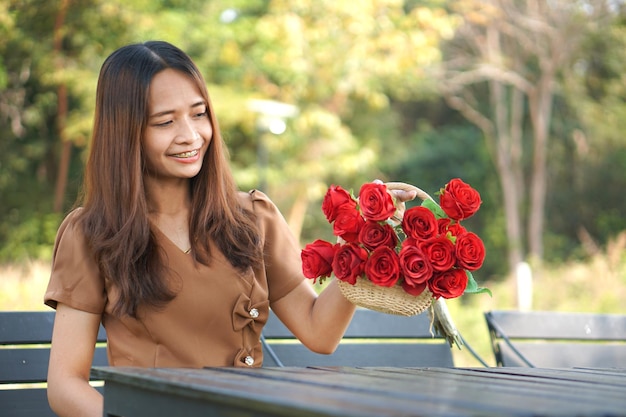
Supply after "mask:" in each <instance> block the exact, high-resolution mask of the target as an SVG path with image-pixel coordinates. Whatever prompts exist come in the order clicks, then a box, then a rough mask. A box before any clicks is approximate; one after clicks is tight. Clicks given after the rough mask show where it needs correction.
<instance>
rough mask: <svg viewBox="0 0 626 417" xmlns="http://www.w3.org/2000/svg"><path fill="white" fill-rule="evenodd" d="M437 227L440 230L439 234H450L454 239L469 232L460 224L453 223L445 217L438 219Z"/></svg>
mask: <svg viewBox="0 0 626 417" xmlns="http://www.w3.org/2000/svg"><path fill="white" fill-rule="evenodd" d="M437 227H438V229H439V234H440V235H444V236H446V235H447V234H448V232H450V234H451V235H452V236H454V237H456V236H460V235H462V234H463V233H465V232H467V230H466V229H465V227H463V226H461V223H459V222H453V221H452V220H451V219H448V218H446V217H443V218H441V219H437Z"/></svg>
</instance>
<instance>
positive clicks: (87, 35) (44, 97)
mask: <svg viewBox="0 0 626 417" xmlns="http://www.w3.org/2000/svg"><path fill="white" fill-rule="evenodd" d="M120 11H121V9H120V7H119V4H115V3H112V2H109V1H107V2H104V1H100V0H74V1H72V2H67V3H66V2H42V1H36V0H24V1H13V0H0V22H1V23H2V26H0V27H1V28H0V32H2V35H3V36H1V37H0V56H1V57H2V59H1V63H0V74H3V75H2V76H0V85H1V86H2V88H1V89H0V122H1V124H0V135H1V137H2V141H0V259H9V260H17V259H19V258H22V257H24V256H27V255H29V254H30V255H31V256H41V255H42V248H47V251H45V252H47V254H49V253H50V251H51V248H50V243H51V241H50V236H51V235H52V236H54V230H55V229H56V226H57V225H58V220H59V219H60V217H61V215H62V213H61V212H62V211H63V210H65V209H66V208H67V204H68V203H70V202H71V201H72V200H74V199H75V197H76V192H77V188H78V184H77V182H78V181H73V182H72V184H71V189H72V190H71V192H69V193H68V192H65V188H66V185H65V184H67V178H68V175H69V173H70V172H71V171H72V169H75V170H77V171H78V172H79V171H80V169H79V168H80V163H81V161H80V154H76V153H75V152H74V154H73V153H72V149H73V148H74V147H76V146H78V147H84V146H85V145H86V144H87V142H88V141H87V137H88V135H89V132H90V128H91V117H92V108H93V103H92V100H91V97H93V90H94V89H95V79H96V76H97V71H98V68H99V65H100V63H101V62H100V58H99V57H100V56H101V55H102V52H103V49H108V48H109V46H107V45H110V44H111V43H113V44H119V43H120V42H124V39H125V38H124V33H125V31H124V28H125V27H126V24H127V21H126V19H125V17H124V16H122V15H121V13H120ZM55 189H56V190H57V195H56V204H55V193H54V192H51V190H55ZM55 209H56V210H55ZM54 211H58V213H57V214H51V215H50V213H53V212H54ZM51 219H52V220H51ZM54 219H56V220H57V222H55V221H54ZM55 223H56V224H55ZM48 228H51V230H52V231H53V232H52V233H49V231H48Z"/></svg>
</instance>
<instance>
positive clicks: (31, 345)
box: [0, 311, 107, 417]
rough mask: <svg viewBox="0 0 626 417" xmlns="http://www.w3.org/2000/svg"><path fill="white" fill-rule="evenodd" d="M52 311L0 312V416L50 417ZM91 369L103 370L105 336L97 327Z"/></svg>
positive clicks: (105, 359)
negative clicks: (49, 388)
mask: <svg viewBox="0 0 626 417" xmlns="http://www.w3.org/2000/svg"><path fill="white" fill-rule="evenodd" d="M53 324H54V311H37V312H33V311H4V312H0V415H2V416H3V417H35V416H37V417H48V416H50V417H53V416H54V415H55V414H54V413H53V412H52V410H50V407H49V406H48V399H47V396H46V386H45V382H46V378H47V374H48V360H49V358H50V341H51V339H52V327H53ZM98 342H99V344H98V345H97V346H96V352H95V356H94V362H93V364H94V366H106V365H107V355H106V347H105V345H104V343H105V342H106V334H105V332H104V328H103V327H100V332H99V333H98Z"/></svg>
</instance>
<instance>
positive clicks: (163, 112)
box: [149, 100, 208, 119]
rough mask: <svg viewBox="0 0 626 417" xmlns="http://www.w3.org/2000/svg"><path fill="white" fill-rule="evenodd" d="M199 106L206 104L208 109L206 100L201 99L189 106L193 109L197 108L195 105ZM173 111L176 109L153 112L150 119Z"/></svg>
mask: <svg viewBox="0 0 626 417" xmlns="http://www.w3.org/2000/svg"><path fill="white" fill-rule="evenodd" d="M199 106H206V107H207V109H208V106H207V105H206V103H205V102H204V100H201V101H198V102H196V103H194V104H192V105H191V106H189V108H190V109H193V108H195V107H199ZM172 113H174V110H164V111H160V112H158V113H154V114H151V115H150V116H149V118H150V119H153V118H155V117H161V116H165V115H168V114H172Z"/></svg>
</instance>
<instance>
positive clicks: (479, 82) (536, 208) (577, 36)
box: [440, 0, 608, 271]
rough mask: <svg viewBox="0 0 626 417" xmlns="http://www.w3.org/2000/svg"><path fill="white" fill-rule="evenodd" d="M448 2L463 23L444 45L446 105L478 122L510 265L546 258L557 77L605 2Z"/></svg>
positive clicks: (603, 13)
mask: <svg viewBox="0 0 626 417" xmlns="http://www.w3.org/2000/svg"><path fill="white" fill-rule="evenodd" d="M451 3H452V6H453V7H454V9H455V10H456V11H457V12H458V13H459V14H460V15H461V16H463V18H464V23H463V25H462V26H461V27H460V28H459V30H458V32H457V34H456V37H455V39H454V41H453V42H450V43H449V44H448V46H447V48H446V59H445V65H444V66H443V71H442V74H441V83H440V87H441V91H442V93H443V94H444V96H445V98H446V99H447V102H448V103H449V105H450V106H451V107H453V108H455V109H457V110H458V111H459V112H461V113H462V114H463V115H464V116H465V117H466V118H467V119H468V120H469V121H471V122H472V123H474V124H475V125H476V126H478V127H479V128H480V129H481V131H482V132H483V135H484V137H485V140H486V143H487V146H488V149H489V150H490V152H491V153H492V158H493V160H494V163H495V165H496V167H497V171H498V174H499V179H500V183H501V188H502V193H503V206H504V210H505V213H506V231H507V236H508V242H509V256H508V261H509V267H510V268H511V271H513V270H514V268H515V266H516V265H517V264H518V263H519V262H521V261H523V260H526V259H527V257H528V258H530V259H534V260H537V261H540V260H541V259H542V257H543V234H544V217H545V201H546V193H547V184H548V178H547V161H548V153H547V151H548V149H549V146H548V145H549V140H550V138H551V131H550V123H551V121H552V109H553V103H554V97H555V95H556V94H557V91H558V86H559V82H560V80H559V76H560V74H561V71H562V69H563V68H566V67H568V66H570V65H572V63H573V62H575V60H576V58H577V54H578V53H579V52H580V51H581V42H582V40H583V39H584V35H585V34H586V33H587V31H588V30H589V27H590V25H596V24H598V23H599V22H600V19H601V18H604V17H605V16H606V15H608V13H606V12H607V4H608V3H607V1H606V0H590V1H570V0H557V1H551V2H544V1H537V0H524V1H516V0H488V1H482V0H481V1H477V0H458V1H453V2H451ZM561 139H562V138H561ZM525 167H526V168H527V170H526V171H525V169H524V168H525ZM527 175H528V176H529V177H530V180H528V181H527V180H526V176H527ZM526 183H528V184H529V185H528V186H526ZM527 190H528V193H527ZM524 219H527V221H524ZM524 225H525V226H526V227H525V228H524ZM524 229H525V230H526V233H524ZM525 243H527V246H526V244H525Z"/></svg>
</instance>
